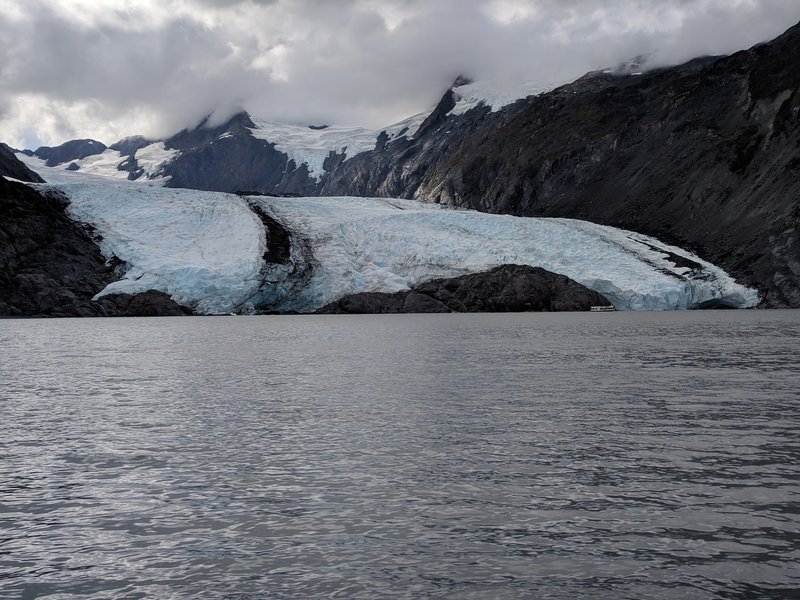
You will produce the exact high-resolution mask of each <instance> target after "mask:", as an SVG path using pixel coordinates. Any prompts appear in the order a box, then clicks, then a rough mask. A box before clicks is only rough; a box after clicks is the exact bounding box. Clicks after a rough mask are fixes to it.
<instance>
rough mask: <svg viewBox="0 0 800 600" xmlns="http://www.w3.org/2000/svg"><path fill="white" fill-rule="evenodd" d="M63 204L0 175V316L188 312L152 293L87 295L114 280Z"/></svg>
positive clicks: (108, 266) (88, 233)
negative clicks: (97, 296) (95, 297)
mask: <svg viewBox="0 0 800 600" xmlns="http://www.w3.org/2000/svg"><path fill="white" fill-rule="evenodd" d="M66 204H67V201H66V199H64V198H63V197H60V196H57V195H42V194H39V193H38V192H36V191H34V190H32V189H31V188H29V187H28V186H27V185H23V184H19V183H15V182H11V181H6V180H5V179H4V178H3V177H0V214H2V216H3V218H2V219H0V316H4V317H8V316H12V317H13V316H17V317H21V316H53V317H93V316H157V315H182V314H188V312H189V311H187V310H185V309H183V308H181V307H179V306H178V305H177V304H176V303H175V302H173V301H172V300H170V299H169V297H168V296H166V295H165V294H163V293H161V292H157V291H154V290H150V291H147V292H146V293H144V294H138V295H129V294H116V295H113V296H106V297H105V298H102V299H101V300H100V301H98V302H94V301H92V297H93V296H94V295H95V294H96V293H97V292H99V291H100V290H102V289H103V288H104V287H106V286H107V285H108V284H109V283H111V282H113V281H115V280H117V279H118V278H119V275H118V274H117V272H116V271H115V269H114V266H113V265H112V264H109V263H107V261H106V259H105V258H104V257H103V256H102V254H101V252H100V248H99V247H98V246H97V243H96V236H95V234H94V232H93V231H92V230H91V228H87V227H85V226H81V225H79V224H78V223H75V222H74V221H73V220H72V219H70V218H69V217H68V216H67V215H66V213H65V208H66Z"/></svg>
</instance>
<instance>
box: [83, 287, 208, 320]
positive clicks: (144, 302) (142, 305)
mask: <svg viewBox="0 0 800 600" xmlns="http://www.w3.org/2000/svg"><path fill="white" fill-rule="evenodd" d="M96 304H99V305H100V307H101V308H102V309H103V310H104V311H105V315H106V316H114V317H182V316H184V315H191V314H192V311H191V310H189V309H188V308H186V307H184V306H181V305H180V304H178V303H177V302H175V301H174V300H173V299H172V298H170V297H169V296H167V295H166V294H165V293H164V292H159V291H157V290H147V291H146V292H142V293H141V294H136V295H135V296H131V295H130V294H110V295H108V296H103V297H102V298H100V299H99V300H98V301H97V303H96Z"/></svg>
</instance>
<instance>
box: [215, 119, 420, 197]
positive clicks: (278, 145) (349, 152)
mask: <svg viewBox="0 0 800 600" xmlns="http://www.w3.org/2000/svg"><path fill="white" fill-rule="evenodd" d="M426 117H427V113H420V114H418V115H414V116H413V117H409V118H408V119H405V120H403V121H400V122H399V123H395V124H394V125H390V126H389V127H385V128H383V129H366V128H363V127H343V126H338V125H331V126H328V127H325V128H324V129H319V128H314V129H312V128H311V127H309V126H307V125H292V124H288V123H277V122H273V121H269V120H265V119H259V118H256V117H252V116H251V119H252V121H253V123H254V124H255V125H256V127H255V128H254V129H250V131H251V132H252V134H253V137H255V138H257V139H260V140H266V141H268V142H270V143H272V144H274V145H275V149H276V150H278V151H280V152H283V153H285V154H286V155H288V156H289V158H291V159H292V160H294V162H295V164H296V165H297V167H299V166H300V165H302V164H305V165H307V167H308V172H309V175H310V176H311V177H313V178H314V179H316V180H317V181H319V179H320V178H321V177H322V175H323V174H324V172H325V169H324V167H323V164H324V163H325V159H326V158H328V156H329V155H330V153H331V152H335V153H337V154H344V155H345V156H346V158H352V157H353V156H355V155H356V154H360V153H362V152H367V151H369V150H374V149H375V147H376V144H377V141H378V136H379V135H380V134H381V132H383V131H385V132H386V135H387V136H388V141H391V140H395V139H397V138H399V137H412V136H413V135H414V133H416V131H417V129H419V126H420V125H421V124H422V122H423V121H424V120H425V118H426ZM224 135H225V134H223V136H224Z"/></svg>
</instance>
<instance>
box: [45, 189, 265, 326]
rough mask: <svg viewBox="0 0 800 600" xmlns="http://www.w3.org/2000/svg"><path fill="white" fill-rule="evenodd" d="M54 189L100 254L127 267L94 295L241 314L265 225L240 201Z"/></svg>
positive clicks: (185, 193) (192, 194) (258, 263)
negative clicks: (92, 232) (93, 237)
mask: <svg viewBox="0 0 800 600" xmlns="http://www.w3.org/2000/svg"><path fill="white" fill-rule="evenodd" d="M40 187H47V186H41V184H40ZM57 189H59V190H61V191H62V192H64V193H65V194H66V195H67V197H68V198H69V200H70V205H69V207H68V212H69V213H70V216H71V217H72V218H74V219H76V220H77V221H81V222H84V223H89V224H91V225H92V226H93V227H94V228H95V229H96V231H97V233H99V234H100V236H101V237H102V241H101V242H100V249H101V251H102V252H103V255H104V256H105V257H106V258H109V259H110V258H112V257H117V258H119V259H120V260H122V261H124V262H125V267H124V268H125V269H126V272H125V274H124V276H123V278H122V279H121V280H120V281H116V282H114V283H111V284H110V285H108V286H107V287H106V288H105V289H104V290H102V291H101V292H100V293H99V294H97V297H100V296H104V295H107V294H137V293H140V292H144V291H146V290H149V289H155V290H159V291H161V292H164V293H166V294H169V296H170V297H171V298H172V299H173V300H175V301H176V302H178V303H179V304H182V305H184V306H188V307H190V308H192V309H194V310H195V311H197V312H198V313H202V314H224V313H230V312H239V311H240V310H242V308H244V307H245V305H246V303H247V302H248V300H250V299H251V298H252V296H253V295H254V294H255V293H256V291H257V289H258V287H259V285H260V284H261V280H262V278H261V271H262V267H263V260H262V257H263V254H264V251H265V249H266V238H265V235H264V227H263V225H262V224H261V221H260V220H259V218H258V217H257V216H256V215H255V214H254V213H253V211H251V210H250V208H249V207H248V205H247V202H246V201H245V200H243V199H241V198H239V197H238V196H232V195H228V194H219V193H213V192H201V191H195V190H184V189H169V188H162V187H149V186H143V185H135V184H130V183H124V184H107V183H103V184H98V183H75V184H62V185H59V186H58V187H57Z"/></svg>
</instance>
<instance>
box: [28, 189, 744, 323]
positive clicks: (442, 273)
mask: <svg viewBox="0 0 800 600" xmlns="http://www.w3.org/2000/svg"><path fill="white" fill-rule="evenodd" d="M38 187H48V186H47V185H46V184H44V185H43V184H39V186H38ZM52 187H56V188H57V189H60V190H62V191H63V192H64V193H65V194H66V195H67V196H68V197H69V199H70V201H71V204H70V206H69V209H68V210H69V212H70V214H71V215H72V217H73V218H75V219H77V220H79V221H81V222H85V223H89V224H91V225H92V226H93V227H94V228H95V229H96V231H97V233H98V234H100V236H102V241H101V242H100V245H101V250H102V251H103V253H104V255H105V256H106V257H107V258H111V257H118V258H119V259H121V260H122V261H124V263H125V264H124V266H123V267H122V268H123V269H124V270H125V272H124V273H123V274H122V275H121V277H122V279H121V280H120V281H117V282H114V283H112V284H110V285H109V286H107V287H106V288H105V289H104V290H103V291H102V292H100V294H98V296H102V295H105V294H110V293H120V292H121V293H130V294H134V293H138V292H142V291H145V290H147V289H157V290H160V291H162V292H165V293H167V294H169V295H170V297H172V298H173V299H174V300H175V301H176V302H178V303H180V304H183V305H185V306H189V307H191V308H193V309H194V310H195V311H197V312H199V313H204V314H220V313H230V312H237V313H239V312H245V313H249V312H252V310H253V307H254V306H255V307H257V308H259V309H261V310H276V311H298V312H307V311H313V310H315V309H317V308H319V307H321V306H323V305H325V304H327V303H329V302H332V301H334V300H337V299H339V298H341V297H342V296H344V295H347V294H352V293H357V292H395V291H401V290H406V289H408V288H410V287H412V286H414V285H417V284H419V283H422V282H424V281H428V280H430V279H434V278H439V277H453V276H458V275H463V274H466V273H474V272H479V271H485V270H487V269H490V268H492V267H495V266H498V265H501V264H508V263H515V264H527V265H533V266H540V267H543V268H545V269H547V270H550V271H554V272H556V273H561V274H564V275H567V276H568V277H571V278H572V279H574V280H576V281H578V282H579V283H582V284H584V285H586V286H587V287H589V288H592V289H594V290H597V291H598V292H601V293H602V294H605V295H606V297H607V298H608V299H609V300H610V301H611V302H612V303H613V304H614V305H615V306H616V307H617V308H618V309H623V310H667V309H684V308H693V307H696V306H698V305H700V304H702V303H704V302H707V301H711V300H716V301H720V302H722V303H725V304H728V305H730V306H735V307H750V306H754V305H756V304H757V303H758V301H759V298H758V294H757V292H756V291H755V290H752V289H749V288H746V287H744V286H742V285H739V284H737V283H736V282H735V281H734V280H733V279H732V278H731V277H730V276H728V275H727V274H726V273H725V272H724V271H722V270H721V269H719V268H718V267H715V266H714V265H711V264H709V263H707V262H705V261H702V260H701V259H699V258H697V257H696V256H693V255H692V254H690V253H689V252H686V251H684V250H682V249H680V248H676V247H674V246H669V245H666V244H663V243H661V242H659V241H658V240H656V239H654V238H651V237H647V236H644V235H641V234H638V233H634V232H630V231H624V230H621V229H615V228H613V227H606V226H602V225H596V224H593V223H588V222H585V221H577V220H572V219H545V218H523V217H513V216H507V215H491V214H485V213H479V212H474V211H468V210H455V209H448V208H446V207H441V206H439V205H433V204H425V203H421V202H417V201H414V200H399V199H377V198H349V197H337V198H274V197H262V196H253V197H248V198H240V197H238V196H234V195H230V194H223V193H216V192H202V191H195V190H183V189H168V188H160V187H150V186H142V185H132V184H130V183H124V184H109V183H72V184H61V185H58V186H52ZM251 204H252V205H254V206H257V207H258V208H260V209H261V211H262V212H263V213H265V214H266V215H268V216H270V217H272V218H273V219H275V220H276V221H278V222H279V223H281V224H282V225H283V226H284V227H285V228H286V229H287V230H288V231H289V232H290V233H291V236H292V245H291V250H290V253H291V258H290V260H288V261H284V263H283V264H265V262H264V258H263V257H264V255H265V252H266V250H267V247H268V243H269V240H268V238H267V233H266V232H265V229H264V224H263V223H262V221H261V219H260V218H259V217H258V216H257V215H256V213H255V212H254V210H253V209H252V208H251Z"/></svg>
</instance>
